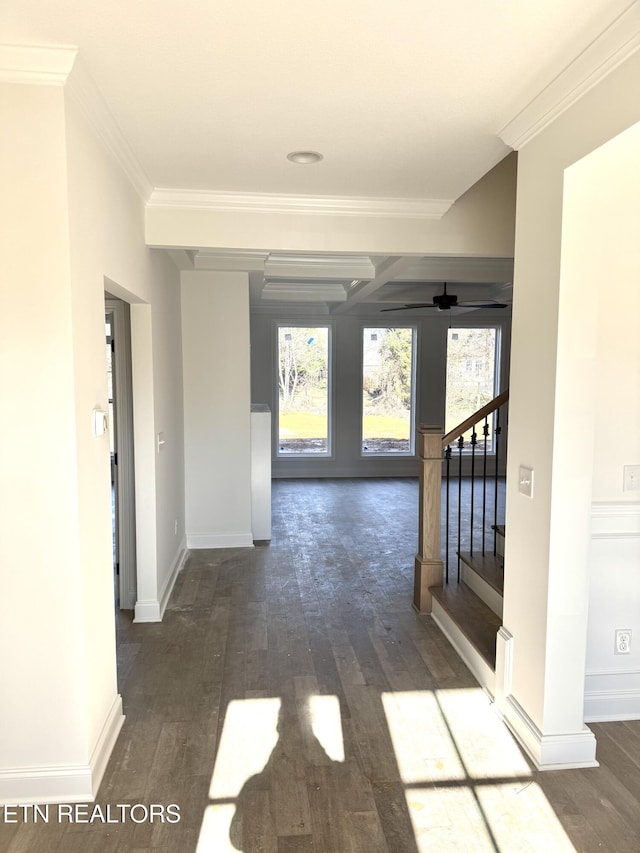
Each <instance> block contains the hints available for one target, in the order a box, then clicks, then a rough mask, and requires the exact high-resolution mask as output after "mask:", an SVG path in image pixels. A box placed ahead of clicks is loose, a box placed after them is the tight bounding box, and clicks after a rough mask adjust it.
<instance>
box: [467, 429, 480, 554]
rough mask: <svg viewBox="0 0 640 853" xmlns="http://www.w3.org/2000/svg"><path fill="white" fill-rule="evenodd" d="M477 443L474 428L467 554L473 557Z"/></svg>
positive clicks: (472, 433) (472, 434) (472, 432)
mask: <svg viewBox="0 0 640 853" xmlns="http://www.w3.org/2000/svg"><path fill="white" fill-rule="evenodd" d="M477 443H478V435H477V433H476V428H475V426H474V427H473V429H472V431H471V524H470V530H469V554H470V556H472V557H473V505H474V498H475V478H476V444H477Z"/></svg>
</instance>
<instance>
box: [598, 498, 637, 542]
mask: <svg viewBox="0 0 640 853" xmlns="http://www.w3.org/2000/svg"><path fill="white" fill-rule="evenodd" d="M591 538H592V539H638V538H640V503H636V502H634V503H608V502H602V503H594V504H593V505H592V507H591Z"/></svg>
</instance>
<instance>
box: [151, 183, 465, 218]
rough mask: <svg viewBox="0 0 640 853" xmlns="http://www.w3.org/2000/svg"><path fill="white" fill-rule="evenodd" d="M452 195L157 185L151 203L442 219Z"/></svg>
mask: <svg viewBox="0 0 640 853" xmlns="http://www.w3.org/2000/svg"><path fill="white" fill-rule="evenodd" d="M453 201H454V200H453V199H428V198H423V199H420V198H367V197H363V198H358V197H355V196H353V197H344V198H340V197H338V196H307V195H282V194H278V193H225V192H213V191H211V192H210V191H206V190H184V189H163V188H156V189H154V190H153V192H152V193H151V196H150V198H149V200H148V202H147V204H148V206H149V207H169V208H183V209H185V208H186V209H189V208H198V209H202V208H204V209H206V210H212V211H219V212H222V213H231V212H239V213H242V212H264V213H290V214H307V215H308V214H315V215H320V216H384V217H389V218H403V219H406V218H409V219H440V218H441V217H442V216H443V215H444V214H445V213H446V212H447V210H449V208H450V207H451V205H452V204H453Z"/></svg>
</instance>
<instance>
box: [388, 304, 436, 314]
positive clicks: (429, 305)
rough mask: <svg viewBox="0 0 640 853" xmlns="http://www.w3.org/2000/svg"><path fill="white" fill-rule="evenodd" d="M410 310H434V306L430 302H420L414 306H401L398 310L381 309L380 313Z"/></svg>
mask: <svg viewBox="0 0 640 853" xmlns="http://www.w3.org/2000/svg"><path fill="white" fill-rule="evenodd" d="M412 308H435V305H434V304H433V303H432V302H421V303H416V304H415V305H403V306H402V307H400V308H381V309H380V313H381V314H382V313H383V312H385V311H411V309H412Z"/></svg>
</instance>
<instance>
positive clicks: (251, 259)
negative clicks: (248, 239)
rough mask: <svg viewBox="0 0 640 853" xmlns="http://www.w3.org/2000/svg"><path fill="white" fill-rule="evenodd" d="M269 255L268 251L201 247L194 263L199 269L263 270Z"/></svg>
mask: <svg viewBox="0 0 640 853" xmlns="http://www.w3.org/2000/svg"><path fill="white" fill-rule="evenodd" d="M268 256H269V255H268V252H251V251H246V252H229V251H224V250H216V249H199V250H198V251H197V252H196V253H195V257H194V261H193V265H194V268H195V269H197V270H224V271H227V272H228V271H240V272H252V271H253V272H262V271H263V270H264V266H265V261H266V260H267V258H268Z"/></svg>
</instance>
